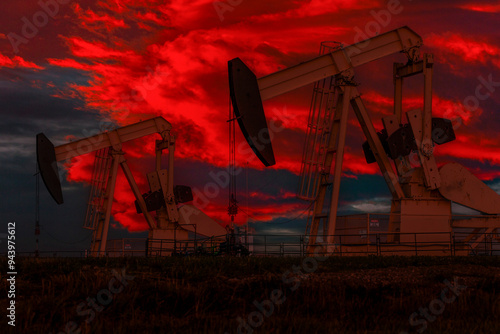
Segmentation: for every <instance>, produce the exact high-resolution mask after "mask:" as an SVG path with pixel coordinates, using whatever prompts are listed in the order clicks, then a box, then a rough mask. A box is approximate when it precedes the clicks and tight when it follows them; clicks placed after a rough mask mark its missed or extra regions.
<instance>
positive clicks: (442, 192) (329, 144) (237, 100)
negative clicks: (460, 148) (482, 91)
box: [229, 27, 500, 254]
mask: <svg viewBox="0 0 500 334" xmlns="http://www.w3.org/2000/svg"><path fill="white" fill-rule="evenodd" d="M422 44H423V41H422V38H421V37H420V36H419V35H418V34H416V33H415V32H414V31H412V30H411V29H409V28H408V27H402V28H399V29H396V30H393V31H390V32H388V33H385V34H381V35H378V36H375V37H373V38H370V39H368V40H366V41H363V42H361V43H358V44H353V45H350V46H345V47H344V46H342V45H340V46H338V47H336V48H332V49H331V50H329V52H327V53H325V54H323V55H320V56H319V57H316V58H314V59H311V60H309V61H305V62H303V63H301V64H299V65H296V66H293V67H290V68H287V69H284V70H281V71H278V72H276V73H272V74H270V75H267V76H265V77H262V78H259V79H257V77H256V76H255V75H254V74H253V72H252V71H251V70H250V69H249V68H248V67H247V66H246V65H245V64H244V63H243V62H242V61H241V60H240V59H239V58H235V59H233V60H231V61H229V84H230V94H231V101H232V105H233V108H234V111H235V114H236V117H237V119H238V123H239V125H240V128H241V131H242V133H243V134H244V136H245V137H246V139H247V141H248V143H249V145H250V146H251V147H252V149H253V151H254V152H255V154H256V155H257V157H258V158H259V159H260V160H261V161H262V163H263V164H264V165H265V166H271V165H274V164H275V158H274V153H273V148H272V144H271V142H270V140H266V139H267V138H270V136H262V135H259V134H262V133H267V134H268V133H269V130H268V128H267V123H266V117H265V114H264V109H263V106H262V101H263V100H267V99H270V98H272V97H275V96H278V95H280V94H284V93H286V92H289V91H291V90H294V89H296V88H299V87H302V86H304V85H307V84H310V83H314V82H316V84H315V92H314V94H315V95H314V96H313V103H312V105H313V107H312V109H311V114H310V117H309V120H310V121H309V125H308V136H307V139H306V145H305V147H304V157H303V162H302V172H301V183H300V189H299V193H298V196H299V197H300V198H304V199H307V200H310V201H312V202H313V209H312V218H311V225H310V230H307V231H306V234H310V236H309V242H308V253H309V254H313V253H315V252H318V251H321V252H326V253H332V252H333V251H334V248H335V241H334V240H335V236H336V233H337V231H336V220H337V207H338V201H339V189H340V176H341V171H342V162H343V155H344V146H345V137H346V129H347V119H348V108H349V104H350V105H351V106H352V108H353V110H354V112H355V114H356V117H357V119H358V121H359V124H360V126H361V129H362V131H363V133H364V135H365V137H366V140H367V142H366V143H365V144H364V145H363V149H364V152H365V156H366V160H367V162H368V163H372V162H376V163H377V164H378V166H379V168H380V171H381V172H382V175H383V176H384V179H385V181H386V183H387V185H388V187H389V190H390V192H391V194H392V203H391V215H390V221H389V231H388V232H389V234H388V240H389V241H393V242H395V243H405V242H408V241H411V242H413V241H415V242H417V241H418V242H420V241H422V242H429V243H432V242H436V243H444V242H446V241H448V240H449V239H448V238H449V233H451V231H452V228H453V227H457V228H470V229H474V230H473V232H472V233H471V234H470V235H469V236H468V237H467V238H466V239H465V242H470V243H471V244H470V246H471V248H474V247H475V246H477V244H479V243H480V242H481V241H482V240H483V239H484V237H485V235H486V234H493V233H496V234H495V235H496V237H497V238H499V239H500V237H498V228H500V216H499V214H500V195H498V194H497V193H496V192H495V191H493V190H492V189H491V188H489V187H488V186H487V185H486V184H484V183H483V182H482V181H480V180H479V179H478V178H476V177H475V176H474V175H472V174H471V173H470V172H469V171H467V170H466V169H465V168H464V167H463V166H461V165H460V164H457V163H450V164H446V165H444V166H442V167H440V168H438V167H437V164H436V161H435V158H434V155H433V147H434V144H444V143H447V142H449V141H452V140H454V139H455V134H454V131H453V127H452V124H451V122H450V121H449V120H446V119H441V118H434V117H433V116H432V75H433V64H434V59H433V56H432V54H424V55H423V57H422V58H420V53H419V48H420V46H421V45H422ZM394 53H403V54H405V55H406V57H407V62H406V63H405V64H401V63H396V64H394V114H393V115H391V116H387V117H384V118H383V119H382V121H383V125H384V130H383V131H382V132H380V133H377V131H376V130H375V128H374V126H373V123H372V121H371V119H370V117H369V115H368V112H367V110H366V108H365V106H364V104H363V101H362V100H361V94H360V93H359V92H358V89H357V87H356V83H355V82H354V68H355V67H357V66H360V65H363V64H366V63H368V62H371V61H374V60H376V59H379V58H382V57H385V56H389V55H391V54H394ZM416 74H423V75H424V99H423V101H424V103H423V109H422V110H411V111H408V112H406V113H403V102H402V101H403V95H402V87H403V79H404V78H407V77H410V76H413V75H416ZM316 105H319V108H323V110H320V111H318V110H315V109H314V108H316V107H315V106H316ZM313 110H314V111H315V112H320V114H316V113H313ZM405 116H406V117H405ZM405 118H406V122H405ZM325 124H326V125H325ZM411 154H416V156H417V157H418V158H417V159H418V162H419V166H418V167H415V168H414V167H413V166H412V165H411V163H410V155H411ZM391 160H393V162H394V165H395V170H394V168H393V166H392V165H391ZM332 164H333V165H334V172H333V181H330V169H331V167H332ZM330 184H332V186H333V190H332V196H331V201H330V205H329V214H327V215H325V214H323V213H322V210H323V204H324V201H325V194H326V191H327V187H328V186H329V185H330ZM452 202H455V203H458V204H461V205H463V206H466V207H469V208H472V209H474V210H477V211H480V212H481V213H482V215H481V216H478V217H475V218H470V219H466V220H452V214H451V203H452ZM321 222H323V238H322V239H323V241H322V242H318V241H317V236H318V229H319V226H320V224H321ZM410 233H411V234H413V235H411V234H410ZM419 233H420V235H418V240H417V239H416V238H417V234H419ZM424 233H428V234H424ZM410 238H411V240H410ZM414 238H415V240H414ZM395 249H396V248H395ZM438 253H439V252H438Z"/></svg>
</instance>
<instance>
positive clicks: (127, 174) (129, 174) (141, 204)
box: [120, 157, 156, 229]
mask: <svg viewBox="0 0 500 334" xmlns="http://www.w3.org/2000/svg"><path fill="white" fill-rule="evenodd" d="M120 165H121V168H122V170H123V173H124V174H125V177H126V178H127V181H128V184H129V185H130V189H132V192H133V193H134V196H135V199H136V200H137V202H138V203H139V207H140V208H141V211H142V214H143V215H144V218H146V221H147V223H148V225H149V228H150V229H153V228H156V224H155V222H154V220H153V217H151V215H150V214H149V212H148V209H147V207H146V202H144V198H142V194H141V192H140V191H139V187H138V186H137V183H136V182H135V180H134V176H133V175H132V172H131V171H130V168H129V167H128V164H127V161H126V160H125V158H123V157H122V160H121V161H120Z"/></svg>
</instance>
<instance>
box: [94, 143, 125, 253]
mask: <svg viewBox="0 0 500 334" xmlns="http://www.w3.org/2000/svg"><path fill="white" fill-rule="evenodd" d="M112 156H113V161H112V162H111V173H110V176H109V181H108V185H107V187H106V188H107V189H106V199H105V201H106V202H105V204H104V207H105V209H106V213H105V218H104V222H103V223H102V224H103V225H102V234H101V235H98V237H100V241H99V255H100V256H103V255H105V254H106V243H107V241H108V230H109V220H110V219H111V207H112V206H113V195H114V194H115V185H116V177H117V174H118V165H119V164H120V159H123V152H116V151H115V152H112ZM99 230H101V229H98V230H97V232H99Z"/></svg>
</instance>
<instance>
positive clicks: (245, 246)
mask: <svg viewBox="0 0 500 334" xmlns="http://www.w3.org/2000/svg"><path fill="white" fill-rule="evenodd" d="M243 236H245V237H246V236H247V235H243V234H228V235H221V236H215V237H210V238H199V239H194V240H188V241H185V240H182V241H181V240H175V239H140V240H139V239H138V241H137V242H138V243H141V244H142V245H144V248H145V249H140V250H137V249H116V248H115V249H108V250H106V251H105V252H102V254H101V253H99V254H96V255H97V256H106V257H126V256H140V257H144V256H146V257H155V256H171V255H186V256H187V255H214V256H216V255H236V256H237V255H251V256H278V257H279V256H281V257H282V256H306V255H311V254H308V241H309V236H308V235H291V234H285V235H283V234H252V235H251V236H252V239H253V240H252V242H251V243H242V242H240V241H239V240H241V239H240V238H242V237H243ZM389 236H394V238H388V237H389ZM396 236H397V238H396ZM468 238H469V239H470V233H469V232H455V231H453V232H442V233H388V232H376V233H373V232H372V233H370V234H368V233H357V234H344V235H336V236H334V238H333V242H332V243H330V244H326V243H323V242H322V238H321V237H317V242H318V245H320V246H321V247H318V249H319V251H318V252H317V253H316V254H317V255H335V256H356V255H359V256H362V255H375V256H383V255H410V256H422V255H445V256H455V255H500V237H499V236H498V235H497V234H496V233H487V234H484V237H482V239H481V241H480V242H475V239H472V240H469V239H468ZM392 239H395V240H399V241H388V240H392ZM127 240H133V239H127ZM246 240H247V239H246ZM473 244H476V247H475V248H472V247H471V245H473ZM122 245H123V243H122ZM3 255H5V256H6V255H7V254H6V253H4V254H3ZM90 255H91V254H90V253H89V252H88V251H39V252H38V253H36V252H16V256H23V257H81V258H83V257H89V256H90Z"/></svg>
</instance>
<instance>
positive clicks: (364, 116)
mask: <svg viewBox="0 0 500 334" xmlns="http://www.w3.org/2000/svg"><path fill="white" fill-rule="evenodd" d="M351 105H352V108H353V109H354V112H355V113H356V117H357V118H358V121H359V124H360V125H361V129H362V130H363V132H364V134H365V137H366V139H367V140H368V144H369V145H370V148H371V150H372V152H373V155H374V156H375V159H376V160H377V164H378V166H379V168H380V171H381V172H382V175H383V176H384V179H385V181H386V183H387V185H388V186H389V190H390V191H391V194H392V198H393V199H401V198H403V197H404V193H403V190H402V189H401V185H400V184H399V179H398V176H397V175H396V173H394V170H393V169H392V166H391V163H390V161H389V157H388V156H387V154H386V153H385V151H384V148H383V146H382V143H381V142H380V139H379V137H378V135H377V131H375V128H374V127H373V123H372V121H371V119H370V116H369V115H368V112H367V111H366V108H365V105H364V104H363V101H362V100H361V97H360V94H359V92H358V90H357V88H355V87H353V88H352V98H351Z"/></svg>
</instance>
